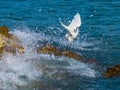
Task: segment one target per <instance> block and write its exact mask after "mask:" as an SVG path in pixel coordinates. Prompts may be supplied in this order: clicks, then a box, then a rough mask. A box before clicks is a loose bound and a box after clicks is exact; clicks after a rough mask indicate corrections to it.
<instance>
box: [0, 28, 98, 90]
mask: <svg viewBox="0 0 120 90" xmlns="http://www.w3.org/2000/svg"><path fill="white" fill-rule="evenodd" d="M11 33H13V34H14V35H16V36H17V37H18V38H19V39H20V40H21V43H22V45H23V46H24V47H25V53H24V54H21V55H20V54H17V55H16V56H13V55H11V54H3V56H2V60H1V61H0V89H4V90H7V89H9V90H11V89H12V90H13V89H15V90H16V89H18V88H20V87H25V86H28V85H29V84H30V83H32V82H35V81H36V82H39V83H43V81H44V80H43V77H44V78H49V79H51V78H52V79H55V80H62V79H65V78H67V76H69V75H77V76H85V77H90V78H95V77H96V76H97V71H96V70H94V69H93V67H91V66H90V65H88V64H85V63H82V62H80V61H75V60H73V59H70V58H67V57H64V56H62V57H59V56H54V55H48V54H38V53H36V52H35V49H36V47H40V46H42V45H44V42H45V43H51V42H52V44H53V43H58V42H59V45H61V46H62V47H65V46H67V44H66V43H67V41H66V40H65V39H60V38H53V39H52V37H51V36H47V35H45V34H43V33H36V32H33V31H30V29H29V28H23V29H22V30H19V29H14V30H13V31H11ZM82 44H84V45H85V44H86V45H87V43H82ZM82 44H81V48H82ZM76 45H79V42H77V43H76V44H75V43H73V45H72V48H73V47H76ZM88 45H90V44H88Z"/></svg>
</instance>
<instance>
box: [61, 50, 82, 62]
mask: <svg viewBox="0 0 120 90" xmlns="http://www.w3.org/2000/svg"><path fill="white" fill-rule="evenodd" d="M62 55H63V56H66V57H69V58H73V59H75V60H83V57H82V56H81V55H78V54H76V53H74V52H71V51H68V50H66V51H63V52H62Z"/></svg>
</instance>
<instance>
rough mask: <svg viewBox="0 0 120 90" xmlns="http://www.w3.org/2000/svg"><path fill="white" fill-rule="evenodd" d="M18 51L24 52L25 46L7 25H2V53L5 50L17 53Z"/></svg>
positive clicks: (0, 37) (0, 38)
mask: <svg viewBox="0 0 120 90" xmlns="http://www.w3.org/2000/svg"><path fill="white" fill-rule="evenodd" d="M16 51H18V52H20V53H23V52H24V48H23V47H22V45H20V40H19V39H18V38H17V37H15V36H14V35H13V34H10V33H9V30H8V28H7V27H5V26H1V27H0V54H2V53H3V52H10V53H15V52H16Z"/></svg>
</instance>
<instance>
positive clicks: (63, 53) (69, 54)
mask: <svg viewBox="0 0 120 90" xmlns="http://www.w3.org/2000/svg"><path fill="white" fill-rule="evenodd" d="M37 51H38V52H39V53H47V54H54V55H56V56H66V57H69V58H73V59H75V60H82V59H83V57H82V56H81V55H78V54H76V53H74V52H71V51H68V50H65V51H62V50H60V49H58V48H56V47H54V46H51V45H47V46H43V47H41V48H38V50H37Z"/></svg>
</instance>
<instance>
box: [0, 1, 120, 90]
mask: <svg viewBox="0 0 120 90" xmlns="http://www.w3.org/2000/svg"><path fill="white" fill-rule="evenodd" d="M119 8H120V1H119V0H109V1H108V0H100V1H97V0H93V1H90V0H39V1H38V0H34V1H33V0H6V1H4V0H0V26H2V25H5V26H7V27H8V28H9V29H10V32H11V33H13V34H15V35H16V36H17V37H18V38H19V39H20V40H21V41H22V44H23V45H24V47H25V49H26V53H25V55H19V57H17V56H11V55H7V56H6V55H4V56H3V60H2V61H0V68H1V72H0V88H1V89H3V90H8V89H9V90H119V89H120V86H119V85H120V79H119V77H115V78H104V77H103V76H102V73H103V72H104V70H105V69H106V68H107V67H109V66H111V65H115V64H119V63H120V30H119V29H120V27H119V23H120V20H119V18H120V9H119ZM77 12H78V13H80V15H81V19H82V25H81V27H80V32H79V35H78V37H77V38H76V39H75V40H74V42H73V43H72V45H71V50H72V51H74V52H76V53H78V54H82V55H83V56H84V57H86V58H88V59H89V58H95V59H96V60H97V61H98V62H99V63H98V64H97V65H96V64H85V63H82V62H79V61H75V60H73V59H70V58H66V57H55V56H54V55H46V54H37V53H34V52H33V49H34V48H35V47H39V46H42V45H44V44H45V43H50V44H54V45H55V46H57V47H61V48H63V49H65V48H66V46H67V44H68V41H67V40H66V39H65V37H64V36H65V34H66V31H65V29H64V28H63V27H62V26H61V24H60V22H59V19H61V20H62V22H63V23H65V24H66V25H68V24H69V23H70V21H71V20H72V18H73V17H74V15H75V14H76V13H77ZM18 60H19V61H18ZM26 60H28V61H26ZM46 68H47V69H46Z"/></svg>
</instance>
